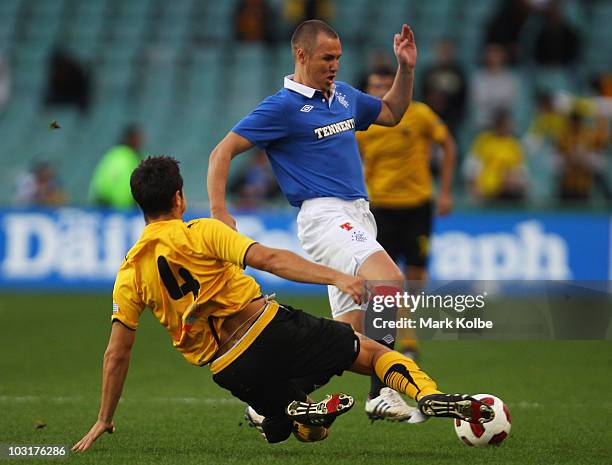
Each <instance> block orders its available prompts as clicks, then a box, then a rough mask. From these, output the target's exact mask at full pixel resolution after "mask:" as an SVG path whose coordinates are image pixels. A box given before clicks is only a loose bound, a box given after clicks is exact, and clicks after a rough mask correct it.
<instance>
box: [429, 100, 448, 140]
mask: <svg viewBox="0 0 612 465" xmlns="http://www.w3.org/2000/svg"><path fill="white" fill-rule="evenodd" d="M424 110H425V118H426V120H427V126H428V127H429V133H430V136H431V138H432V139H433V140H434V141H435V142H437V143H438V144H443V143H444V141H445V140H446V138H447V137H448V128H447V127H446V124H444V122H443V121H442V119H440V117H439V116H438V115H437V114H436V112H434V111H433V110H432V109H431V108H429V107H428V106H425V107H424Z"/></svg>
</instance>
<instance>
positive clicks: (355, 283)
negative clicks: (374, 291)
mask: <svg viewBox="0 0 612 465" xmlns="http://www.w3.org/2000/svg"><path fill="white" fill-rule="evenodd" d="M334 286H336V287H337V288H338V289H340V290H341V291H342V292H344V293H346V294H349V295H350V296H351V297H352V298H353V301H354V302H355V303H356V304H357V305H361V304H362V302H363V300H364V297H365V294H366V293H365V291H366V286H365V279H364V278H362V277H361V276H351V275H348V274H344V273H338V277H337V278H336V279H335V281H334Z"/></svg>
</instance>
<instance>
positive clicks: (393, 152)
mask: <svg viewBox="0 0 612 465" xmlns="http://www.w3.org/2000/svg"><path fill="white" fill-rule="evenodd" d="M394 74H395V72H394V71H393V70H392V69H390V68H387V67H384V66H382V67H379V68H376V69H374V70H373V71H372V72H371V73H370V74H369V75H368V79H367V87H366V92H367V93H369V94H371V95H374V96H380V95H384V94H385V93H386V92H387V91H388V90H389V88H390V87H391V84H392V83H393V77H394ZM357 142H358V144H359V150H360V152H361V156H362V158H363V165H364V171H365V180H366V185H367V188H368V195H369V197H370V204H371V205H372V213H373V214H374V217H375V218H376V224H377V226H378V234H377V236H376V239H377V240H378V242H379V243H380V244H381V245H382V246H383V247H384V248H385V250H386V251H387V252H388V253H389V255H390V256H391V258H393V260H395V261H396V262H399V261H402V260H403V261H404V264H405V267H404V275H405V278H406V280H407V281H408V282H409V283H411V289H410V290H411V291H413V292H419V291H420V290H421V289H420V288H418V286H419V283H423V282H424V281H425V280H426V279H427V260H428V257H429V236H430V235H431V229H432V221H433V191H434V188H433V180H432V173H431V169H430V152H431V150H432V146H433V145H434V144H438V145H439V146H440V147H441V148H442V151H443V158H442V165H441V170H440V192H439V195H438V202H437V211H438V214H440V215H446V214H448V213H449V212H450V211H451V209H452V206H453V199H452V193H451V186H452V179H453V173H454V169H455V158H456V150H455V141H454V139H453V136H452V135H451V134H450V132H449V131H448V128H447V127H446V125H445V124H444V123H443V122H442V121H441V120H440V118H439V117H438V116H437V115H436V114H435V113H434V112H433V110H431V109H430V108H429V107H428V106H427V105H426V104H424V103H421V102H415V101H413V102H412V103H411V104H410V106H409V107H408V110H406V113H405V114H404V116H403V118H402V120H401V121H400V123H399V124H398V125H397V126H395V127H383V126H375V125H374V126H370V128H369V129H368V130H367V131H364V132H359V133H357ZM398 343H399V345H400V346H401V347H400V350H402V351H403V352H404V353H406V354H408V355H410V356H414V355H416V350H417V346H416V341H415V339H414V334H413V331H412V330H406V331H400V332H399V334H398Z"/></svg>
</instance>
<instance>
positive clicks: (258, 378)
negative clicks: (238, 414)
mask: <svg viewBox="0 0 612 465" xmlns="http://www.w3.org/2000/svg"><path fill="white" fill-rule="evenodd" d="M358 354H359V339H358V338H357V335H356V334H355V332H354V331H353V329H352V328H351V326H350V325H348V324H346V323H341V322H338V321H334V320H330V319H327V318H317V317H315V316H312V315H310V314H308V313H305V312H303V311H301V310H296V309H293V308H291V307H289V306H281V307H280V308H279V309H278V312H277V314H276V316H275V317H274V318H273V320H272V321H271V322H270V323H269V324H268V325H267V326H266V328H265V329H264V330H263V331H262V332H261V334H260V335H259V336H258V337H257V338H256V339H255V341H254V342H253V343H252V344H251V345H250V346H249V348H248V349H247V350H245V351H244V353H242V354H241V355H240V356H239V357H238V358H237V359H236V360H234V361H233V362H232V363H231V364H230V365H229V366H227V367H226V368H225V369H223V370H222V371H220V372H219V373H217V374H215V375H213V380H214V381H215V382H216V383H217V384H218V385H219V386H221V387H223V388H225V389H227V390H229V391H231V393H232V394H233V395H234V396H235V397H237V398H239V399H240V400H242V401H244V402H246V403H247V404H249V405H250V406H251V407H253V408H254V409H255V411H257V413H259V414H260V415H263V416H265V417H266V420H265V422H264V425H263V426H264V431H265V432H266V436H267V439H268V441H269V442H278V441H282V440H284V439H286V438H287V437H288V436H289V435H290V434H291V422H290V421H289V419H288V417H287V415H286V414H285V409H286V407H287V405H289V403H290V402H292V401H293V400H306V393H305V392H304V391H303V390H302V389H301V388H300V386H301V385H302V383H300V382H299V381H300V379H301V378H306V377H309V378H315V379H320V380H322V381H321V384H323V383H325V382H327V381H328V380H329V379H330V378H331V377H332V376H334V375H338V376H339V375H341V374H342V372H343V371H345V370H347V369H348V368H350V367H351V365H352V364H353V362H354V361H355V359H356V358H357V355H358Z"/></svg>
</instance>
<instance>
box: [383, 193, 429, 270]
mask: <svg viewBox="0 0 612 465" xmlns="http://www.w3.org/2000/svg"><path fill="white" fill-rule="evenodd" d="M372 213H373V214H374V218H376V226H377V228H378V235H377V236H376V240H377V241H378V242H379V243H380V245H382V246H383V247H384V248H385V250H386V251H387V253H388V254H389V255H390V256H391V258H392V259H393V260H394V261H395V262H400V261H403V262H404V263H405V264H406V265H408V266H417V267H420V268H425V267H427V260H428V258H429V237H430V236H431V229H432V222H433V205H432V204H431V202H427V203H425V204H423V205H418V206H416V207H411V208H372Z"/></svg>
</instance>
